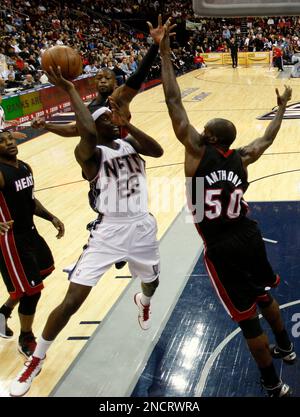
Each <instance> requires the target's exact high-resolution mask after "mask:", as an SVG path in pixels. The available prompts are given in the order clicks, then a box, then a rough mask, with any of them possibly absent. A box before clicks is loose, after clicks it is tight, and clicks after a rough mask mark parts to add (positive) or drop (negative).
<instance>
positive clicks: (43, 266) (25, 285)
mask: <svg viewBox="0 0 300 417" xmlns="http://www.w3.org/2000/svg"><path fill="white" fill-rule="evenodd" d="M17 154H18V148H17V145H16V140H15V138H14V137H13V135H12V133H11V132H9V131H5V130H2V131H0V246H1V252H0V271H1V275H2V278H3V280H4V283H5V285H6V287H7V290H8V292H9V294H10V298H9V299H8V300H7V302H6V303H5V304H4V305H3V306H2V307H1V308H0V330H1V336H2V337H5V338H9V337H11V336H12V335H13V333H12V331H11V330H10V329H9V327H7V319H8V317H10V314H11V312H12V309H13V307H14V306H15V305H16V304H17V303H18V302H19V310H18V311H19V318H20V324H21V333H20V337H19V347H18V349H19V351H20V353H22V354H23V355H24V356H26V357H27V358H28V357H29V356H31V355H32V353H33V351H34V349H35V346H36V343H35V337H34V335H33V333H32V323H33V319H34V314H35V310H36V306H37V303H38V301H39V298H40V296H41V290H42V288H43V279H44V278H46V277H47V276H48V275H49V274H50V273H51V272H52V271H53V269H54V261H53V257H52V253H51V251H50V249H49V247H48V245H47V244H46V242H45V241H44V239H43V238H42V237H41V236H40V235H39V233H38V232H37V230H36V228H35V225H34V222H33V216H34V215H36V216H38V217H42V218H43V219H45V220H48V221H50V222H52V224H53V226H54V227H55V228H56V229H57V230H58V235H57V238H61V237H62V236H63V235H64V225H63V223H62V222H61V221H60V220H59V219H58V218H57V217H55V216H54V215H53V214H51V213H50V212H49V211H48V210H46V209H45V207H43V206H42V204H41V203H40V202H39V201H38V200H37V199H36V198H35V197H34V192H33V190H34V180H33V174H32V170H31V168H30V166H29V165H28V164H26V163H25V162H23V161H21V160H19V159H17Z"/></svg>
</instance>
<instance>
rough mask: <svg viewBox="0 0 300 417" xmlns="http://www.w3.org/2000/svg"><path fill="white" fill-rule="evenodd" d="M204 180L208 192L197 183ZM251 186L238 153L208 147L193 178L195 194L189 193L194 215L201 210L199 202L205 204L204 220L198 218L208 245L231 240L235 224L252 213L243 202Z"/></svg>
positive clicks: (238, 223) (199, 228)
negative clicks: (244, 195)
mask: <svg viewBox="0 0 300 417" xmlns="http://www.w3.org/2000/svg"><path fill="white" fill-rule="evenodd" d="M201 177H202V178H203V180H204V184H203V185H204V189H202V187H199V183H197V179H199V178H201ZM248 185H249V184H248V181H247V174H246V171H245V169H244V167H243V165H242V159H241V156H240V154H239V152H238V151H236V150H228V151H227V152H224V151H222V150H220V149H219V148H217V147H215V146H212V145H207V146H206V149H205V153H204V156H203V159H202V160H201V162H200V164H199V167H198V168H197V171H196V173H195V176H194V177H193V179H192V187H191V188H190V190H192V191H191V192H189V190H187V194H188V198H189V204H190V205H191V204H192V206H191V209H192V210H194V215H195V209H194V207H196V209H197V207H199V202H200V204H202V206H201V207H202V208H203V210H202V213H201V218H199V217H198V215H199V213H196V214H197V216H196V217H195V218H196V222H198V223H197V229H198V231H199V232H200V233H201V235H202V237H203V238H204V240H205V242H206V243H213V242H216V241H218V240H220V239H222V238H225V237H227V236H228V232H229V231H230V230H233V229H232V228H233V227H235V225H237V226H238V225H239V226H240V225H241V222H242V220H243V219H245V215H246V213H247V210H248V205H247V203H246V202H245V201H244V199H243V194H244V192H245V191H246V189H247V188H248ZM199 190H200V192H199ZM197 191H198V192H197ZM191 193H192V200H191V199H190V194H191ZM198 194H199V195H198ZM196 202H197V203H196ZM203 204H204V207H203ZM193 205H194V206H193Z"/></svg>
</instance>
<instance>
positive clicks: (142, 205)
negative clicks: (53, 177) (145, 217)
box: [89, 139, 148, 218]
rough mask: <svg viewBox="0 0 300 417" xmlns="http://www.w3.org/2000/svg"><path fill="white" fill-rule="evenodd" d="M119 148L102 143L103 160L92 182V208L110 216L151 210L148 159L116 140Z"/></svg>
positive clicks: (130, 146)
mask: <svg viewBox="0 0 300 417" xmlns="http://www.w3.org/2000/svg"><path fill="white" fill-rule="evenodd" d="M115 143H116V144H117V145H118V149H112V148H109V147H107V146H103V145H98V148H99V149H100V150H101V162H100V167H99V171H98V175H97V177H96V178H95V179H93V180H92V181H91V182H90V192H89V201H90V205H91V207H92V209H93V210H94V211H96V212H98V213H101V214H103V215H104V216H107V217H122V218H126V217H130V218H131V217H135V216H138V215H141V214H144V213H148V193H147V183H146V174H145V161H144V160H143V159H142V158H141V157H140V155H139V154H138V153H137V152H136V150H135V149H134V148H133V147H132V145H131V144H130V143H129V142H127V141H125V140H122V139H117V140H115Z"/></svg>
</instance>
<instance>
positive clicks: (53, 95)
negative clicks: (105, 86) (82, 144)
mask: <svg viewBox="0 0 300 417" xmlns="http://www.w3.org/2000/svg"><path fill="white" fill-rule="evenodd" d="M74 84H75V86H76V89H77V91H78V92H79V94H80V96H81V97H82V99H83V100H88V99H92V98H93V97H95V96H96V94H97V89H96V83H95V77H94V76H93V77H90V76H86V75H84V76H81V77H78V79H77V80H75V81H74ZM69 106H70V98H69V96H68V95H67V94H66V93H65V92H64V91H63V90H61V89H60V88H57V87H54V86H53V85H51V84H49V85H46V86H43V87H39V88H37V89H34V90H27V91H20V92H18V93H16V94H12V95H9V96H4V97H3V100H2V107H3V109H4V112H5V119H6V121H7V122H9V121H14V123H16V122H17V123H24V122H27V121H30V120H32V119H34V118H35V117H42V116H46V117H47V115H50V114H52V113H55V112H59V111H63V110H64V109H65V108H67V107H69Z"/></svg>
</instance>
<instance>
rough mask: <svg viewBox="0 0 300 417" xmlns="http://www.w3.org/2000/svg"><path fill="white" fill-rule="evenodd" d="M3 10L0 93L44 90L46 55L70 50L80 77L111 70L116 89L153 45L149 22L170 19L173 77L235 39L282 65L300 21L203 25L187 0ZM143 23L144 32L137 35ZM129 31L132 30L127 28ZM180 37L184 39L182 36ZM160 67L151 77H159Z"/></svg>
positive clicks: (109, 0) (77, 1) (79, 2)
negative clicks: (277, 55)
mask: <svg viewBox="0 0 300 417" xmlns="http://www.w3.org/2000/svg"><path fill="white" fill-rule="evenodd" d="M1 3H2V5H1V10H0V39H1V42H0V93H1V91H2V93H3V92H10V91H15V90H16V89H28V88H33V87H35V86H37V85H40V84H43V83H46V82H47V81H48V80H47V77H46V75H45V74H44V73H43V71H42V69H41V56H42V54H43V52H44V51H45V50H46V49H47V48H49V47H51V46H53V45H56V44H58V45H69V46H71V47H73V48H76V49H77V50H78V51H79V53H80V54H81V57H82V61H83V68H84V72H85V73H88V74H95V73H96V72H97V71H98V69H99V68H101V67H108V68H110V69H112V70H114V71H115V72H116V74H117V75H118V80H119V82H120V83H122V82H124V80H125V79H126V77H128V76H129V75H130V74H131V73H132V72H134V71H135V70H136V68H137V66H138V64H139V62H140V61H141V59H142V58H143V56H144V54H145V53H146V51H147V48H148V47H149V44H150V43H151V37H150V36H148V35H147V26H146V20H150V21H152V23H154V24H155V22H156V21H157V15H158V14H159V13H162V15H163V17H164V19H166V18H167V17H169V16H172V18H173V20H174V22H175V23H177V25H178V27H180V29H181V30H180V31H179V32H180V37H179V36H177V40H175V42H174V43H173V45H172V46H173V63H174V66H175V69H176V72H177V74H181V73H183V72H185V71H187V70H190V69H193V68H200V67H201V66H203V65H204V62H203V58H201V56H200V53H207V52H225V51H228V43H229V40H230V38H232V37H235V38H236V40H237V42H238V47H239V50H240V51H268V50H271V49H272V48H274V47H276V48H280V49H281V50H282V52H283V58H284V61H285V63H290V62H291V61H292V56H293V55H294V54H295V53H297V52H299V50H300V17H299V16H290V17H276V18H275V17H274V18H235V19H233V18H232V19H225V18H223V19H222V18H204V17H201V16H197V15H195V14H194V12H193V9H192V0H187V1H171V0H165V1H162V0H155V1H153V0H150V1H148V0H73V2H72V7H69V5H68V3H67V2H63V1H57V0H45V1H43V2H41V1H40V0H22V1H21V0H15V1H12V0H2V2H1ZM141 21H143V23H144V32H143V30H141V29H134V28H135V27H136V26H135V23H139V25H140V22H141ZM128 24H129V25H128ZM182 28H185V29H184V33H183V32H182ZM159 73H160V66H159V61H157V62H156V63H155V64H154V65H153V67H152V71H151V73H150V75H149V77H150V78H155V77H158V76H159Z"/></svg>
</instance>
